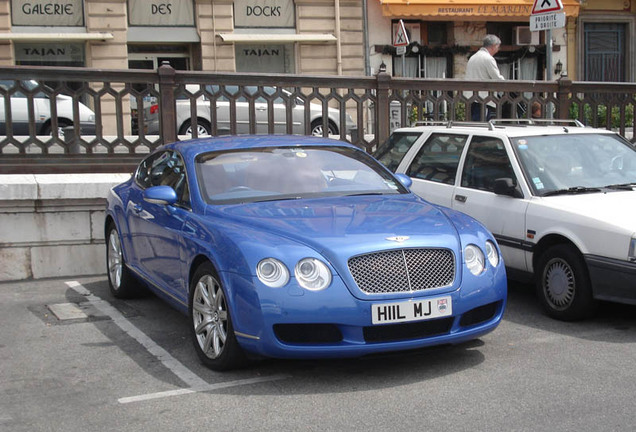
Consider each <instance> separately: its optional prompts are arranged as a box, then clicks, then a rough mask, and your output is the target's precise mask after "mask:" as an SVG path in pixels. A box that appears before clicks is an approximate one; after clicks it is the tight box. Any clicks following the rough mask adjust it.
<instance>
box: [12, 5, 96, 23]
mask: <svg viewBox="0 0 636 432" xmlns="http://www.w3.org/2000/svg"><path fill="white" fill-rule="evenodd" d="M11 21H12V23H13V25H14V26H47V27H48V26H51V27H52V26H55V27H59V26H62V27H81V26H83V25H84V2H83V1H82V0H65V1H59V0H57V1H54V0H32V1H28V2H25V1H24V0H12V1H11Z"/></svg>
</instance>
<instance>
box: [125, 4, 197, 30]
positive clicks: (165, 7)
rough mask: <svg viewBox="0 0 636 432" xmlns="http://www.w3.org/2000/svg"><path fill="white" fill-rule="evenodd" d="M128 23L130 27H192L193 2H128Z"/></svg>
mask: <svg viewBox="0 0 636 432" xmlns="http://www.w3.org/2000/svg"><path fill="white" fill-rule="evenodd" d="M128 22H129V24H130V25H131V26H158V27H193V26H194V2H193V0H170V1H169V2H167V1H166V2H149V1H148V0H128Z"/></svg>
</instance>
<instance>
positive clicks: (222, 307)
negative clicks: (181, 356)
mask: <svg viewBox="0 0 636 432" xmlns="http://www.w3.org/2000/svg"><path fill="white" fill-rule="evenodd" d="M192 320H193V325H194V333H195V335H196V339H197V342H198V344H199V347H200V348H201V351H203V353H205V355H206V356H207V357H209V358H211V359H216V358H218V357H219V356H220V355H221V354H222V353H223V349H224V348H225V343H226V340H227V329H228V313H227V304H226V302H225V295H224V294H223V290H222V289H221V285H220V284H219V282H218V281H217V280H216V279H215V278H214V277H212V276H211V275H203V276H202V277H201V278H200V279H199V281H198V282H197V284H196V288H195V292H194V296H193V301H192Z"/></svg>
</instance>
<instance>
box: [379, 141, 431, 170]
mask: <svg viewBox="0 0 636 432" xmlns="http://www.w3.org/2000/svg"><path fill="white" fill-rule="evenodd" d="M420 135H422V134H421V132H395V133H393V134H391V136H390V137H389V139H388V140H386V141H385V142H384V143H383V144H381V145H380V146H379V147H378V149H377V150H376V151H375V152H373V156H374V157H375V158H376V159H377V160H379V161H380V162H382V164H383V165H384V166H386V167H387V168H388V169H390V170H391V171H393V172H395V170H396V169H397V167H398V165H400V162H402V158H404V155H405V154H406V153H407V152H408V151H409V149H410V148H411V146H413V143H414V142H415V141H417V139H418V138H419V137H420Z"/></svg>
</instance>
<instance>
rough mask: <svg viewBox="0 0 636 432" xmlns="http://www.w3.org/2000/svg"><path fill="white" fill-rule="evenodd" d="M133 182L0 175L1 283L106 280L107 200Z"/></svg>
mask: <svg viewBox="0 0 636 432" xmlns="http://www.w3.org/2000/svg"><path fill="white" fill-rule="evenodd" d="M128 178H130V175H129V174H73V175H70V174H47V175H0V263H2V264H1V265H0V281H13V280H23V279H41V278H50V277H69V276H80V275H94V274H104V273H105V261H106V254H105V246H104V227H103V225H104V209H105V205H106V200H105V198H106V196H107V194H108V191H109V190H110V188H111V187H113V186H114V185H116V184H118V183H121V182H123V181H125V180H127V179H128Z"/></svg>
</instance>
